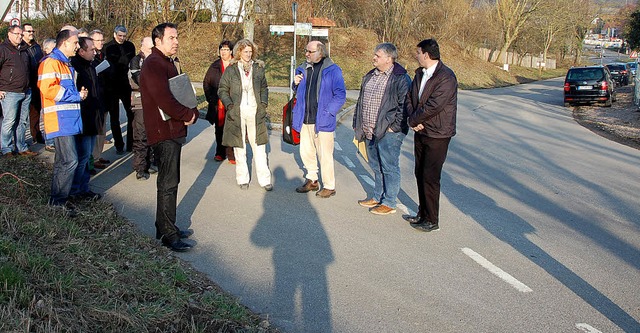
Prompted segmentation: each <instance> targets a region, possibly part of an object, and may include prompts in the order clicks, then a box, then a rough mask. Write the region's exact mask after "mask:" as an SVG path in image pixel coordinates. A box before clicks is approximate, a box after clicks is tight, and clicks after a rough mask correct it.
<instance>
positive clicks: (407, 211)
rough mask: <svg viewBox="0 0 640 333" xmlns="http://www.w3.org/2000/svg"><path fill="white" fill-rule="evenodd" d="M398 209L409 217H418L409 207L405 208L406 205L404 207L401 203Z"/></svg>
mask: <svg viewBox="0 0 640 333" xmlns="http://www.w3.org/2000/svg"><path fill="white" fill-rule="evenodd" d="M397 207H398V209H400V210H401V211H403V212H405V214H407V215H411V216H415V215H416V212H414V211H412V210H411V209H409V207H407V206H405V205H403V204H401V203H399V204H398V205H397Z"/></svg>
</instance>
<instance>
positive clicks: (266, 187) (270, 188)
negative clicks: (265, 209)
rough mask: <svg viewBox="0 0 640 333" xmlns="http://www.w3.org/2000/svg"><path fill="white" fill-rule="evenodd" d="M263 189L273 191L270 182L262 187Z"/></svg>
mask: <svg viewBox="0 0 640 333" xmlns="http://www.w3.org/2000/svg"><path fill="white" fill-rule="evenodd" d="M262 188H263V189H264V190H265V191H267V192H268V191H273V185H271V184H267V185H265V186H263V187H262Z"/></svg>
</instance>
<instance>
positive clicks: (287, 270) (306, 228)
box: [251, 167, 334, 332]
mask: <svg viewBox="0 0 640 333" xmlns="http://www.w3.org/2000/svg"><path fill="white" fill-rule="evenodd" d="M273 173H274V177H275V178H276V179H279V183H289V182H291V180H290V179H287V178H286V175H285V172H284V170H283V169H282V168H280V167H278V168H276V169H275V170H274V172H273ZM272 194H274V195H272ZM277 194H278V192H273V193H269V194H268V195H266V196H265V199H264V202H263V206H264V215H263V216H262V217H261V218H260V219H259V220H258V223H257V224H256V226H255V228H254V229H253V231H252V232H251V241H252V242H253V243H254V244H255V245H256V246H258V247H263V248H272V249H273V255H272V258H273V268H274V271H275V273H274V282H273V289H272V290H271V295H270V296H271V297H270V298H271V301H270V302H271V303H273V304H275V306H274V309H275V310H274V311H272V312H271V315H272V316H276V317H279V318H286V319H289V318H290V320H291V321H292V322H291V326H292V327H290V328H289V329H290V331H291V332H331V331H332V323H331V306H330V297H329V290H328V285H327V273H326V271H327V266H328V265H329V264H330V263H332V262H333V261H334V257H333V252H332V250H331V244H330V243H329V238H328V237H327V234H326V233H325V230H324V228H323V226H322V223H321V222H320V219H319V217H318V214H317V213H316V211H315V209H314V208H313V207H312V206H311V204H310V203H309V196H310V195H313V194H308V195H295V196H291V195H289V192H287V193H286V194H285V196H286V197H282V196H280V195H277ZM283 200H286V201H287V202H289V207H290V208H287V209H274V207H282V201H283Z"/></svg>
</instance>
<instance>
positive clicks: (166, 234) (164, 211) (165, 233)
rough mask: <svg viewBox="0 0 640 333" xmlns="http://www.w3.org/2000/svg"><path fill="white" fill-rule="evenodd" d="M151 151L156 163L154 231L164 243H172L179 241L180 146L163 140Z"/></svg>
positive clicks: (174, 142) (172, 141)
mask: <svg viewBox="0 0 640 333" xmlns="http://www.w3.org/2000/svg"><path fill="white" fill-rule="evenodd" d="M153 150H154V153H155V156H156V162H157V163H158V183H157V187H158V198H157V206H156V230H157V231H158V233H160V234H161V235H162V241H163V242H164V243H172V242H174V241H176V240H178V239H180V237H179V236H178V227H176V209H177V202H178V184H179V183H180V152H181V151H182V144H181V143H179V142H176V141H174V140H165V141H161V142H158V143H157V144H155V145H154V146H153Z"/></svg>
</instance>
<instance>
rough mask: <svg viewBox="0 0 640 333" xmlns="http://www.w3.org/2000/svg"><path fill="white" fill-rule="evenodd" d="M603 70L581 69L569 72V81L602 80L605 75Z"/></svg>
mask: <svg viewBox="0 0 640 333" xmlns="http://www.w3.org/2000/svg"><path fill="white" fill-rule="evenodd" d="M603 72H604V71H603V70H602V68H580V69H572V70H570V71H569V75H567V78H568V79H569V80H600V79H602V75H603Z"/></svg>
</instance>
